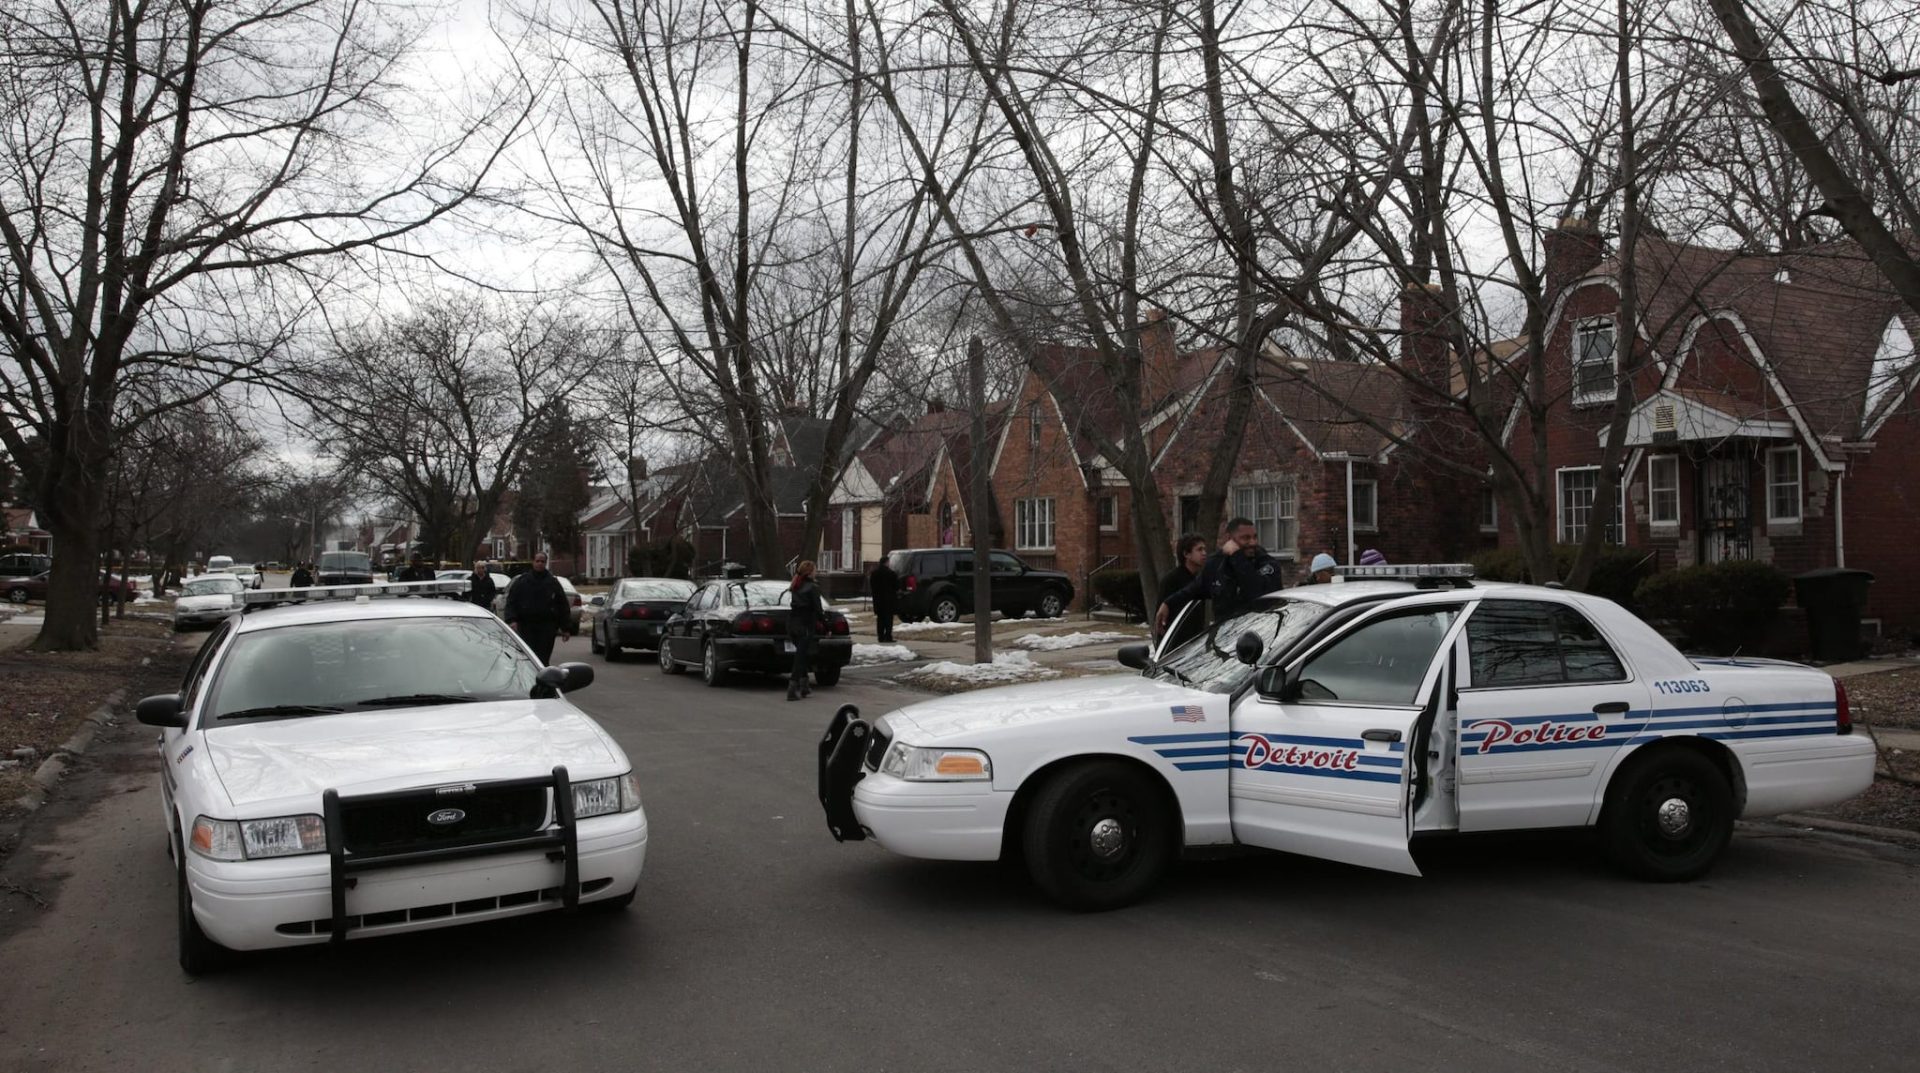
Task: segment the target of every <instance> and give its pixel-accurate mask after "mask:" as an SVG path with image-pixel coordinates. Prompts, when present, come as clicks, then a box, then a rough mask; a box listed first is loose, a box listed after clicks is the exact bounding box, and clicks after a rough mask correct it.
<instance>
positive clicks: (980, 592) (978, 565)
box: [967, 335, 993, 663]
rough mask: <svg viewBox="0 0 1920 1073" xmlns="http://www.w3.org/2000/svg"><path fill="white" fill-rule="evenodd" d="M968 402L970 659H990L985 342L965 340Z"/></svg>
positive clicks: (990, 538)
mask: <svg viewBox="0 0 1920 1073" xmlns="http://www.w3.org/2000/svg"><path fill="white" fill-rule="evenodd" d="M967 402H968V404H969V405H970V406H971V407H972V409H973V429H972V435H973V474H972V479H971V480H970V481H969V482H968V483H969V484H970V485H971V486H972V487H970V488H969V489H968V490H967V521H968V523H969V524H970V526H971V528H972V529H973V661H974V662H975V663H992V662H993V554H992V552H993V525H992V522H991V520H990V518H991V515H990V513H989V512H990V510H991V508H990V507H989V506H988V503H987V346H986V344H985V343H982V342H981V341H980V337H979V336H977V335H976V336H974V337H973V338H972V339H970V340H968V341H967Z"/></svg>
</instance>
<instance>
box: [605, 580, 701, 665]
mask: <svg viewBox="0 0 1920 1073" xmlns="http://www.w3.org/2000/svg"><path fill="white" fill-rule="evenodd" d="M692 595H693V582H691V581H682V580H680V579H679V578H674V577H630V578H622V579H621V580H620V581H618V582H616V583H615V584H614V586H613V591H612V592H609V593H608V594H607V606H605V607H603V608H601V609H600V611H599V612H598V613H597V614H595V615H594V617H593V626H592V629H591V631H590V632H589V633H588V635H587V643H588V645H589V646H590V647H591V648H592V649H593V650H594V651H595V652H597V653H600V654H602V655H604V656H606V657H607V659H608V660H609V661H611V660H617V659H619V658H620V653H621V651H622V650H623V649H628V648H659V647H660V631H661V630H662V629H663V628H665V626H666V624H667V620H668V619H669V618H672V617H673V616H674V614H675V612H678V611H679V610H680V609H681V608H684V607H686V606H687V599H688V598H689V597H691V596H692Z"/></svg>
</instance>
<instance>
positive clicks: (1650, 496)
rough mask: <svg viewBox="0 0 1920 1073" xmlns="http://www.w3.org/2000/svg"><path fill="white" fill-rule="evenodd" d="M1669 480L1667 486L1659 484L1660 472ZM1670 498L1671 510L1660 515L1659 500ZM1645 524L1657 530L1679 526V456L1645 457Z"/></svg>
mask: <svg viewBox="0 0 1920 1073" xmlns="http://www.w3.org/2000/svg"><path fill="white" fill-rule="evenodd" d="M1662 470H1665V471H1666V475H1667V476H1668V477H1669V478H1671V480H1670V481H1669V483H1668V484H1666V485H1665V486H1662V485H1661V483H1660V477H1661V471H1662ZM1663 495H1664V496H1668V497H1670V498H1671V502H1672V504H1673V510H1672V511H1671V512H1669V513H1668V514H1666V515H1665V516H1663V515H1662V513H1661V510H1660V500H1661V497H1662V496H1663ZM1647 524H1648V525H1650V526H1653V527H1654V528H1657V529H1677V528H1679V526H1680V456H1679V455H1648V456H1647Z"/></svg>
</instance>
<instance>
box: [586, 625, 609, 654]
mask: <svg viewBox="0 0 1920 1073" xmlns="http://www.w3.org/2000/svg"><path fill="white" fill-rule="evenodd" d="M587 651H589V652H591V653H593V654H594V655H596V656H597V655H600V654H601V653H602V652H605V651H606V649H605V648H602V647H601V646H600V627H598V626H595V627H594V628H593V629H591V630H588V631H587Z"/></svg>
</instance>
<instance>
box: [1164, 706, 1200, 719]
mask: <svg viewBox="0 0 1920 1073" xmlns="http://www.w3.org/2000/svg"><path fill="white" fill-rule="evenodd" d="M1168 710H1169V711H1171V712H1173V721H1174V722H1176V723H1204V722H1206V721H1207V710H1206V709H1205V708H1202V707H1200V706H1199V705H1198V704H1175V705H1173V706H1172V707H1171V708H1170V709H1168Z"/></svg>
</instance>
